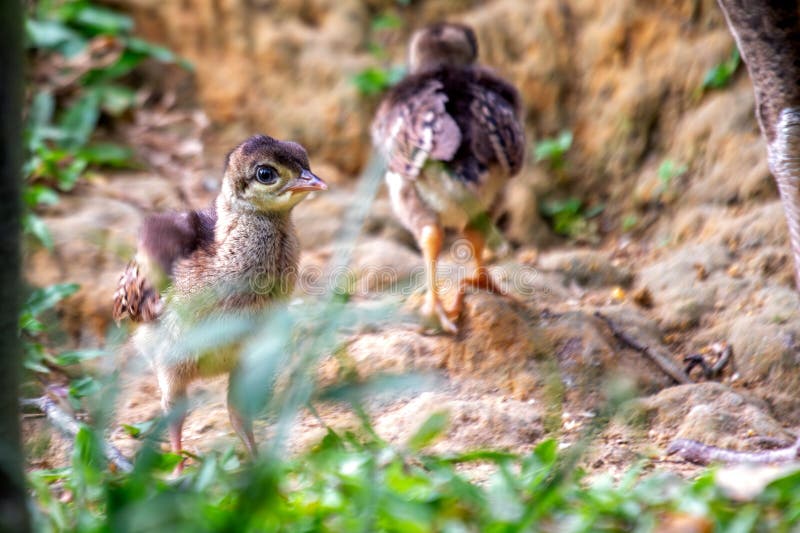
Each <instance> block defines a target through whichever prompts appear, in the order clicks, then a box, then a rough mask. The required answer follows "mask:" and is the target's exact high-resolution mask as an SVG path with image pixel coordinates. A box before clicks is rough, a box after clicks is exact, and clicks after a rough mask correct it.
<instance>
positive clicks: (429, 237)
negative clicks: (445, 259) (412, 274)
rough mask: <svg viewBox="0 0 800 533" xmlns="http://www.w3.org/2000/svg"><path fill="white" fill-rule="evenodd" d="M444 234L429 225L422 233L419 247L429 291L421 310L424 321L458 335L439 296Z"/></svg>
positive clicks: (440, 229)
mask: <svg viewBox="0 0 800 533" xmlns="http://www.w3.org/2000/svg"><path fill="white" fill-rule="evenodd" d="M443 240H444V232H443V231H442V228H441V227H439V226H437V225H428V226H425V227H423V228H422V231H421V232H420V238H419V245H420V248H422V255H423V257H424V259H425V277H426V284H427V286H428V291H427V292H426V293H425V302H424V303H423V304H422V309H421V310H420V311H421V313H422V316H423V319H425V321H426V322H427V324H426V325H430V326H431V327H434V328H441V329H443V330H444V331H446V332H447V333H457V332H458V327H456V325H455V323H454V322H453V321H452V320H451V319H450V317H449V316H448V313H447V311H446V310H445V308H444V305H442V299H441V296H440V294H439V285H438V283H437V281H436V264H437V262H438V259H439V252H441V250H442V241H443Z"/></svg>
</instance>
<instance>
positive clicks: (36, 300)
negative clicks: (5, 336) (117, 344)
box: [19, 283, 106, 408]
mask: <svg viewBox="0 0 800 533" xmlns="http://www.w3.org/2000/svg"><path fill="white" fill-rule="evenodd" d="M78 288H79V287H78V285H77V284H75V283H61V284H56V285H50V286H48V287H43V288H38V289H35V290H33V291H32V292H31V293H30V295H29V296H28V299H27V301H26V302H25V304H24V305H23V307H22V311H21V313H20V318H19V330H20V336H21V338H22V346H23V351H24V358H23V366H24V367H25V369H26V370H28V371H30V372H32V373H33V374H34V375H37V376H46V375H49V374H51V373H58V374H61V375H62V376H64V377H65V378H67V379H68V380H69V385H68V386H67V387H66V396H67V399H68V400H69V402H70V403H71V404H72V406H73V407H75V408H79V407H81V399H82V398H85V397H88V396H90V395H91V394H93V393H94V392H96V391H98V390H99V387H100V386H99V384H98V383H97V382H96V381H95V379H94V378H93V377H91V376H89V375H86V374H83V373H82V372H79V373H77V374H76V373H74V372H70V371H69V367H73V366H75V365H80V364H81V363H83V362H84V361H88V360H91V359H95V358H97V357H100V356H102V355H104V354H105V353H106V352H105V351H104V350H97V349H83V350H66V351H54V350H53V349H51V348H50V347H49V344H51V343H50V342H49V338H48V337H49V334H50V333H52V332H53V330H54V329H55V328H54V326H52V325H50V323H52V322H55V321H54V320H45V319H44V318H43V317H44V315H46V314H47V313H49V312H52V309H53V308H54V307H55V305H56V304H58V303H59V302H60V301H62V300H63V299H65V298H68V297H69V296H72V295H73V294H75V293H76V292H77V291H78ZM27 388H30V387H27ZM31 392H32V391H31Z"/></svg>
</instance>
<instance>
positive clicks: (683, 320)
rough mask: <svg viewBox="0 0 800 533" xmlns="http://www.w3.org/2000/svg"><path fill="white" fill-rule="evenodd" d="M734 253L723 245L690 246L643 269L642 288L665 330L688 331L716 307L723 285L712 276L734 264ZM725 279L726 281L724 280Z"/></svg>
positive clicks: (727, 280)
mask: <svg viewBox="0 0 800 533" xmlns="http://www.w3.org/2000/svg"><path fill="white" fill-rule="evenodd" d="M730 260H731V259H730V253H729V252H728V250H727V249H726V248H725V247H723V246H721V245H700V244H693V245H687V246H684V247H682V248H678V249H676V250H671V251H670V253H669V254H668V255H666V256H665V257H664V258H663V259H662V260H660V261H658V262H656V263H654V264H651V265H649V266H647V267H645V268H643V269H642V270H641V271H640V273H639V280H638V283H639V285H640V287H646V288H647V289H648V290H649V291H650V292H651V293H652V295H653V300H654V302H655V304H656V307H655V312H656V314H657V315H658V317H659V321H660V323H661V326H662V327H663V328H664V329H667V330H669V329H686V328H689V327H692V326H694V325H696V324H697V323H698V322H699V320H700V318H701V317H702V316H703V315H704V314H705V313H707V312H708V311H710V310H712V309H713V308H714V305H715V303H716V301H717V293H718V290H719V288H720V284H721V283H725V284H726V285H727V284H729V283H728V282H729V281H730V282H731V283H733V282H734V281H735V280H733V281H731V280H729V279H728V278H727V275H724V277H723V278H720V277H714V278H712V277H711V274H712V273H715V272H718V271H720V270H722V269H724V268H726V267H727V266H728V264H729V263H730ZM721 279H724V282H723V281H720V280H721Z"/></svg>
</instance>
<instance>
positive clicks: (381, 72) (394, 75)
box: [352, 66, 405, 96]
mask: <svg viewBox="0 0 800 533" xmlns="http://www.w3.org/2000/svg"><path fill="white" fill-rule="evenodd" d="M404 75H405V68H404V67H400V66H394V67H391V68H389V69H383V68H377V67H368V68H365V69H364V70H362V71H361V72H359V73H358V74H356V75H355V76H353V78H352V80H353V84H355V86H356V88H357V89H358V90H359V92H361V94H364V95H367V96H374V95H377V94H380V93H382V92H383V91H385V90H386V89H388V88H389V87H391V86H392V85H394V84H396V83H397V82H399V81H400V80H401V79H403V76H404Z"/></svg>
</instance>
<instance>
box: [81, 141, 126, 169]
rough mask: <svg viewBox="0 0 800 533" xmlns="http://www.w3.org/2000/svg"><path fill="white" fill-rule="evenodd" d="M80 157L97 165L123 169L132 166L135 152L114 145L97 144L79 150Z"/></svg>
mask: <svg viewBox="0 0 800 533" xmlns="http://www.w3.org/2000/svg"><path fill="white" fill-rule="evenodd" d="M78 157H80V158H82V159H85V160H86V161H87V162H88V163H92V164H95V165H102V166H108V167H118V168H122V167H129V166H131V159H132V158H133V150H131V149H130V148H128V147H127V146H122V145H119V144H114V143H96V144H90V145H89V146H87V147H85V148H82V149H81V150H79V151H78Z"/></svg>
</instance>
